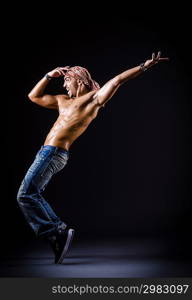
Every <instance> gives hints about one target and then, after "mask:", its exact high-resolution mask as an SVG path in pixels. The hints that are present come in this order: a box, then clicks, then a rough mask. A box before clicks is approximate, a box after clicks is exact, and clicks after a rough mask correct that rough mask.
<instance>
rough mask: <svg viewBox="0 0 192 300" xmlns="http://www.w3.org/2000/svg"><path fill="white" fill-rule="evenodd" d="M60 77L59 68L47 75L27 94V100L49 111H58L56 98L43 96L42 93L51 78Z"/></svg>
mask: <svg viewBox="0 0 192 300" xmlns="http://www.w3.org/2000/svg"><path fill="white" fill-rule="evenodd" d="M60 76H63V73H62V71H61V68H56V69H54V70H52V71H50V72H49V73H47V74H46V76H44V77H43V78H42V79H41V80H40V81H39V82H38V83H37V84H36V85H35V87H34V88H33V89H32V90H31V92H30V93H29V94H28V97H29V99H30V100H31V101H33V102H35V103H36V104H38V105H41V106H44V107H47V108H51V109H58V96H57V95H47V94H44V91H45V88H46V86H47V85H48V83H49V81H50V80H51V79H52V78H53V77H60Z"/></svg>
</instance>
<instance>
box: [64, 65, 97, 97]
mask: <svg viewBox="0 0 192 300" xmlns="http://www.w3.org/2000/svg"><path fill="white" fill-rule="evenodd" d="M62 71H63V73H64V87H65V88H67V89H68V92H69V93H70V94H71V95H70V96H71V97H72V96H76V91H77V89H78V86H79V85H80V84H83V85H84V88H85V89H86V90H87V91H94V90H98V89H99V88H100V86H99V84H98V83H97V82H96V81H95V80H93V79H92V78H91V75H90V73H89V72H88V70H87V69H85V68H83V67H80V66H74V67H69V66H67V67H64V68H62Z"/></svg>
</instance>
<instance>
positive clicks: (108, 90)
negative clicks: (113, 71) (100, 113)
mask: <svg viewBox="0 0 192 300" xmlns="http://www.w3.org/2000/svg"><path fill="white" fill-rule="evenodd" d="M141 73H143V68H141V66H137V67H134V68H132V69H129V70H127V71H125V72H123V73H121V74H119V75H117V76H115V77H114V78H113V79H111V80H110V81H108V82H107V83H106V84H105V85H104V86H103V87H102V88H101V89H100V90H99V91H98V92H97V94H96V96H97V98H98V103H99V104H100V105H103V104H105V103H106V102H107V101H108V100H109V99H110V98H111V97H112V96H113V95H114V94H115V92H116V91H117V89H118V88H119V87H120V86H121V84H123V83H125V82H126V81H128V80H129V79H132V78H135V77H136V76H138V75H139V74H141Z"/></svg>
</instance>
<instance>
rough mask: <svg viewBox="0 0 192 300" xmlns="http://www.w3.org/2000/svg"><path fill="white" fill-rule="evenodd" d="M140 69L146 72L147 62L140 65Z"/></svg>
mask: <svg viewBox="0 0 192 300" xmlns="http://www.w3.org/2000/svg"><path fill="white" fill-rule="evenodd" d="M139 66H140V71H142V72H145V71H147V69H148V68H147V67H146V66H145V63H141V64H140V65H139Z"/></svg>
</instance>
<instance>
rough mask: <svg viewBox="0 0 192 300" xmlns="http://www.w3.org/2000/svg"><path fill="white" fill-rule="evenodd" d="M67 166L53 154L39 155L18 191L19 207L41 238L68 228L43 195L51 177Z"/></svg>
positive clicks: (64, 161)
mask: <svg viewBox="0 0 192 300" xmlns="http://www.w3.org/2000/svg"><path fill="white" fill-rule="evenodd" d="M65 164H66V160H62V161H58V158H57V157H56V155H55V154H54V153H52V152H48V153H44V154H43V153H42V154H41V155H37V156H36V159H35V161H34V162H33V164H32V166H31V167H30V168H29V170H28V172H27V174H26V176H25V178H24V180H23V182H22V184H21V186H20V189H19V191H18V195H17V201H18V203H19V206H20V208H21V210H22V212H23V213H24V216H25V218H26V220H27V222H28V223H29V225H30V226H31V228H32V229H33V230H34V232H35V233H36V235H37V236H39V237H40V236H42V237H43V236H44V237H46V236H49V235H52V234H54V233H55V232H56V231H57V229H58V227H62V228H63V229H64V228H65V227H66V226H67V225H66V224H65V223H64V222H62V221H61V220H60V218H59V217H58V216H57V215H56V214H55V213H54V211H53V209H52V208H51V206H50V205H49V204H48V202H47V201H46V200H45V199H44V198H43V196H42V195H41V193H42V192H43V191H44V189H45V187H46V185H47V184H48V183H49V181H50V179H51V177H52V176H53V175H54V174H55V173H56V172H58V171H60V169H62V168H63V167H64V166H65Z"/></svg>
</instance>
